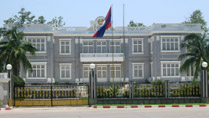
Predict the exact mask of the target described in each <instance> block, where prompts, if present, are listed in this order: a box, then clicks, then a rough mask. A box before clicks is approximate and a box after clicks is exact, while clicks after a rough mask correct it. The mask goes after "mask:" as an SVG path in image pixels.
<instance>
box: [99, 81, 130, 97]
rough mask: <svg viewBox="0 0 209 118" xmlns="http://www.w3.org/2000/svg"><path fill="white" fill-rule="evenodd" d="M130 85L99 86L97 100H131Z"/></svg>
mask: <svg viewBox="0 0 209 118" xmlns="http://www.w3.org/2000/svg"><path fill="white" fill-rule="evenodd" d="M129 89H130V88H129V85H128V84H126V85H124V86H123V85H115V84H113V85H98V86H97V98H129Z"/></svg>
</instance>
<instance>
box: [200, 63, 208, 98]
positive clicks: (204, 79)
mask: <svg viewBox="0 0 209 118" xmlns="http://www.w3.org/2000/svg"><path fill="white" fill-rule="evenodd" d="M202 67H203V69H202V73H201V97H202V98H207V97H208V73H207V70H206V68H207V67H208V63H207V62H203V63H202Z"/></svg>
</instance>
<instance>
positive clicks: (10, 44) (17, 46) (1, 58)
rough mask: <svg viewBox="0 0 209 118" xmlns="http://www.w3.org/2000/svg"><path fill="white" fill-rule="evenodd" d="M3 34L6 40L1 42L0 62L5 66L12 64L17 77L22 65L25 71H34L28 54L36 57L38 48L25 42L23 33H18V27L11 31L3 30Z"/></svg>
mask: <svg viewBox="0 0 209 118" xmlns="http://www.w3.org/2000/svg"><path fill="white" fill-rule="evenodd" d="M1 34H2V35H3V37H4V40H1V41H0V62H1V63H3V64H4V65H6V64H11V65H12V67H13V69H12V73H13V74H14V75H16V76H18V75H19V72H20V64H21V63H22V65H23V68H24V69H25V70H27V69H30V70H32V66H31V63H30V61H29V59H28V57H27V56H26V52H29V53H30V54H32V55H35V52H36V48H35V47H33V45H32V44H31V43H30V42H27V41H24V40H23V36H24V35H23V32H20V31H17V27H12V28H11V29H9V30H2V31H1V32H0V35H1Z"/></svg>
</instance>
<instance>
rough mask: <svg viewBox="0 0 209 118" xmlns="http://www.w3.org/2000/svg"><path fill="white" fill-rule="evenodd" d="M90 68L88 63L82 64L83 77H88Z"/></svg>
mask: <svg viewBox="0 0 209 118" xmlns="http://www.w3.org/2000/svg"><path fill="white" fill-rule="evenodd" d="M89 73H90V68H89V65H85V66H83V78H89Z"/></svg>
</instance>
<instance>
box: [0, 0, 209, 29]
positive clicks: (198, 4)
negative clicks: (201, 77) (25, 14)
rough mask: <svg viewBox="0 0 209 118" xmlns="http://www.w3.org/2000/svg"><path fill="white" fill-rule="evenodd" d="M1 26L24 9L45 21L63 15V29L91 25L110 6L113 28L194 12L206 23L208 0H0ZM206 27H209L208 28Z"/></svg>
mask: <svg viewBox="0 0 209 118" xmlns="http://www.w3.org/2000/svg"><path fill="white" fill-rule="evenodd" d="M0 3H1V6H0V27H2V26H3V24H4V22H3V21H4V20H6V19H8V18H10V17H13V16H14V15H16V14H17V12H18V11H20V9H21V8H25V9H26V10H27V11H30V12H32V15H35V16H36V17H38V16H44V17H45V19H46V20H47V21H50V20H51V19H52V18H54V17H58V16H62V17H64V21H65V22H66V25H65V26H66V27H72V26H85V27H89V26H90V20H95V19H96V18H97V17H98V16H106V14H107V12H108V10H109V7H110V6H111V5H112V6H113V7H112V10H113V11H112V18H113V27H116V26H122V25H123V4H124V5H125V13H124V14H125V15H124V18H125V25H128V23H129V21H130V20H133V21H134V22H141V23H144V24H145V25H146V26H150V25H152V24H153V23H181V22H183V21H185V20H188V19H189V17H190V15H191V14H192V12H193V11H195V10H197V9H199V10H201V11H202V13H203V16H204V19H205V21H206V22H209V0H0ZM208 27H209V25H208Z"/></svg>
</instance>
